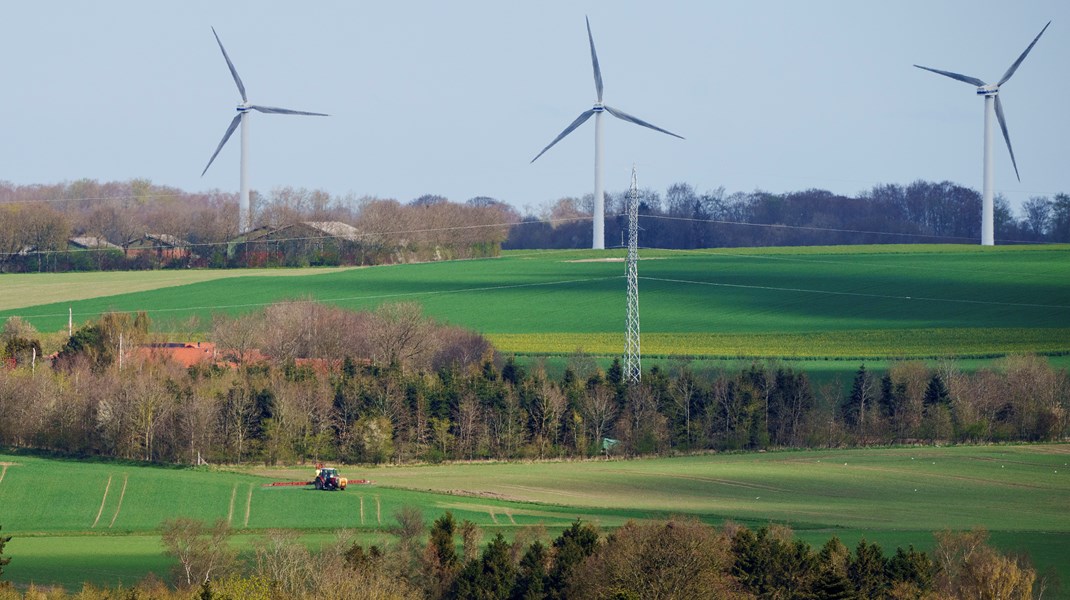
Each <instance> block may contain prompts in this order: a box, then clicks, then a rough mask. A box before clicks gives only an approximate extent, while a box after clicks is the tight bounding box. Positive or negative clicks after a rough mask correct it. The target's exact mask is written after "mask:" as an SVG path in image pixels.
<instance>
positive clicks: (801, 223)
mask: <svg viewBox="0 0 1070 600" xmlns="http://www.w3.org/2000/svg"><path fill="white" fill-rule="evenodd" d="M592 198H593V197H592V196H586V197H585V198H583V199H582V200H581V199H577V198H564V199H561V200H559V201H557V202H556V203H555V204H553V205H552V206H551V207H549V208H548V209H546V210H544V211H543V212H542V213H541V214H538V215H526V216H524V218H523V223H522V224H521V225H519V226H516V227H513V229H512V231H511V232H510V234H509V239H508V241H507V242H506V244H505V246H504V247H505V248H588V247H590V243H591V227H590V218H591V212H592V210H591V205H592ZM628 201H629V193H628V192H620V193H617V194H607V195H606V214H607V215H615V216H611V217H610V218H609V219H608V220H607V222H606V240H607V242H608V243H609V244H611V245H612V244H614V243H615V241H616V240H620V243H621V245H623V244H624V243H625V242H624V235H625V232H626V231H627V226H628V224H627V218H626V215H627V210H626V207H627V202H628ZM639 201H640V205H639V221H640V227H641V229H642V233H641V234H640V244H641V245H642V246H645V247H650V248H710V247H736V246H739V247H745V246H804V245H805V246H809V245H835V244H888V243H896V244H910V243H977V242H979V241H980V237H981V233H980V232H981V195H980V194H979V193H978V192H977V191H975V190H972V189H970V188H966V187H962V186H959V185H956V184H953V183H951V182H947V181H944V182H939V183H935V182H928V181H915V182H914V183H911V184H910V185H907V186H901V185H895V184H889V185H878V186H874V187H873V188H872V189H870V190H868V191H864V192H862V193H860V194H858V195H856V196H854V197H849V196H839V195H836V194H833V193H831V192H828V191H826V190H819V189H811V190H804V191H800V192H788V193H784V194H772V193H768V192H763V191H755V192H751V193H742V192H737V193H733V194H726V192H725V190H724V189H723V188H720V189H716V190H713V191H710V192H706V193H699V192H697V191H696V190H695V189H694V188H693V187H692V186H690V185H688V184H686V183H677V184H674V185H672V186H670V187H669V189H668V190H666V192H665V194H664V196H662V195H661V194H659V193H658V192H657V191H654V190H649V189H646V190H641V191H640V196H639ZM995 228H996V239H997V241H998V242H1001V243H1035V242H1062V243H1068V242H1070V195H1067V194H1057V195H1055V196H1054V197H1053V198H1049V197H1044V196H1038V197H1034V198H1031V199H1029V200H1027V201H1026V202H1025V203H1024V205H1023V206H1022V214H1021V215H1018V216H1015V215H1014V213H1013V212H1012V211H1011V209H1010V206H1009V204H1008V203H1007V201H1006V200H1005V199H1004V198H1002V197H997V198H996V206H995Z"/></svg>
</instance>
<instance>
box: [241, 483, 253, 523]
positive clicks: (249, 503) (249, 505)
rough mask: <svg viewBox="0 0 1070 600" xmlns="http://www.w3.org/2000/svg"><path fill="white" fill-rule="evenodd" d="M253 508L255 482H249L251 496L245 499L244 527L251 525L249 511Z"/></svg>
mask: <svg viewBox="0 0 1070 600" xmlns="http://www.w3.org/2000/svg"><path fill="white" fill-rule="evenodd" d="M252 510H253V484H251V483H250V484H249V496H248V497H247V498H246V499H245V523H244V524H243V525H242V527H248V526H249V513H251V512H252Z"/></svg>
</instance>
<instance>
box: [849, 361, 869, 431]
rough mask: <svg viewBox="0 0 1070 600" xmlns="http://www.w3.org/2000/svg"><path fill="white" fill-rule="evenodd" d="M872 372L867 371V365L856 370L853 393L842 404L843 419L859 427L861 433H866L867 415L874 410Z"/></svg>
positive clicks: (852, 386)
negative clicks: (871, 387)
mask: <svg viewBox="0 0 1070 600" xmlns="http://www.w3.org/2000/svg"><path fill="white" fill-rule="evenodd" d="M870 381H871V378H870V374H869V373H868V372H867V371H866V365H862V366H860V367H858V371H857V372H855V379H854V383H853V384H852V385H851V395H850V396H848V397H847V400H846V401H845V402H844V403H843V405H842V406H841V409H842V412H843V420H844V421H845V422H846V423H847V424H848V425H850V426H852V427H855V428H857V430H858V432H859V434H861V435H865V433H866V415H867V414H868V413H869V412H870V410H872V408H873V407H872V406H871V405H870V403H871V401H872V392H871V391H870Z"/></svg>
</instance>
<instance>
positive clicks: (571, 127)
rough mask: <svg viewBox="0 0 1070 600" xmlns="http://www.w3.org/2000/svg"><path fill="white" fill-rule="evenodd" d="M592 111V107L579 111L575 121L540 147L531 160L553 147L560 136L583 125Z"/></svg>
mask: <svg viewBox="0 0 1070 600" xmlns="http://www.w3.org/2000/svg"><path fill="white" fill-rule="evenodd" d="M594 112H595V111H594V109H593V108H592V109H590V110H585V111H583V112H582V113H580V116H578V117H576V120H575V121H573V122H572V123H571V124H570V125H569V126H568V127H566V128H565V130H564V131H562V132H561V133H560V134H559V135H558V136H557V137H555V138H554V141H552V142H550V145H549V146H546V147H545V148H543V149H542V152H540V153H538V154H536V155H535V158H533V159H531V162H535V161H537V160H539V157H540V156H542V155H543V154H546V151H547V150H549V149H550V148H553V146H554V144H556V143H557V142H560V141H561V139H562V138H564V137H565V136H566V135H568V134H570V133H572V130H574V129H576V128H577V127H579V126H580V125H583V123H584V121H586V120H587V119H590V118H591V115H593V114H594ZM528 164H531V163H528Z"/></svg>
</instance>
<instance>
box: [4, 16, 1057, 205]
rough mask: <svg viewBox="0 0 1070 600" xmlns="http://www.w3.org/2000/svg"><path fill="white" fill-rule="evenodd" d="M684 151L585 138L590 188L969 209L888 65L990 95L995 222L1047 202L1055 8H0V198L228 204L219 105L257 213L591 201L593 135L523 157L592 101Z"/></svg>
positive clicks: (934, 129)
mask: <svg viewBox="0 0 1070 600" xmlns="http://www.w3.org/2000/svg"><path fill="white" fill-rule="evenodd" d="M584 16H587V17H589V18H590V21H591V28H592V32H593V35H594V41H595V46H596V48H597V51H598V58H599V62H600V64H601V68H602V75H603V79H604V83H605V98H604V99H605V102H606V103H607V104H609V105H611V106H613V107H615V108H618V109H621V110H624V111H626V112H629V113H631V114H633V115H635V116H637V117H639V118H642V119H644V120H647V121H649V122H651V123H654V124H655V125H658V126H660V127H663V128H665V129H668V130H670V131H673V132H675V133H678V134H680V135H682V136H684V137H685V138H686V139H685V140H679V139H676V138H672V137H670V136H667V135H664V134H661V133H658V132H655V131H651V130H649V129H645V128H642V127H638V126H635V125H633V124H630V123H626V122H624V121H619V120H617V119H614V118H612V117H610V116H608V115H607V116H606V117H604V127H605V129H604V139H605V169H606V174H605V178H606V189H607V191H610V192H619V191H623V190H625V189H627V187H628V185H629V182H630V175H631V168H632V165H633V164H634V165H635V166H636V168H637V170H638V180H639V184H640V186H641V187H644V188H650V189H653V190H657V191H660V192H662V193H664V191H665V189H666V188H667V187H668V186H669V185H671V184H673V183H676V182H686V183H689V184H691V185H692V186H694V188H695V189H696V190H697V191H698V192H700V193H704V192H707V191H712V190H715V189H717V188H720V187H723V188H724V189H725V190H726V192H727V193H733V192H750V191H754V190H764V191H769V192H785V191H796V190H803V189H808V188H820V189H827V190H830V191H832V192H835V193H839V194H845V195H854V194H857V193H859V192H861V191H864V190H868V189H870V188H872V187H873V186H874V185H877V184H882V183H898V184H908V183H910V182H911V181H914V180H917V179H925V180H931V181H943V180H950V181H953V182H955V183H958V184H961V185H965V186H968V187H972V188H974V189H977V190H980V187H981V178H982V177H981V175H982V134H983V104H984V103H983V101H982V100H981V98H980V97H978V96H976V94H975V92H974V89H973V88H972V87H971V86H969V85H967V84H964V83H961V82H958V81H954V80H952V79H948V78H946V77H941V76H938V75H934V74H932V73H928V72H925V71H922V70H920V69H916V68H914V67H913V66H912V65H913V64H915V63H916V64H921V65H926V66H930V67H934V68H938V69H942V70H949V71H955V72H958V73H963V74H966V75H971V76H975V77H978V78H980V79H982V80H985V81H996V80H998V78H999V77H1000V76H1001V75H1002V74H1003V72H1004V71H1005V70H1006V69H1007V68H1008V67H1009V66H1010V64H1011V63H1012V62H1013V61H1014V60H1015V59H1016V58H1017V57H1018V55H1019V54H1020V53H1021V52H1022V51H1023V50H1024V49H1025V48H1026V46H1027V45H1028V44H1029V42H1030V41H1032V39H1033V38H1034V37H1035V36H1036V35H1037V33H1038V32H1039V31H1040V30H1041V28H1042V27H1043V26H1044V24H1045V23H1046V22H1048V21H1049V20H1052V21H1053V22H1052V25H1051V27H1050V28H1049V29H1048V31H1047V32H1046V33H1045V34H1044V36H1043V37H1042V38H1041V39H1040V41H1039V42H1038V43H1037V45H1036V47H1034V49H1033V51H1032V52H1031V54H1030V55H1029V57H1028V58H1027V59H1026V60H1025V62H1024V63H1023V64H1022V66H1021V67H1020V68H1019V69H1018V71H1017V73H1016V74H1015V75H1014V77H1013V79H1011V80H1010V81H1009V82H1008V83H1007V84H1005V85H1004V86H1003V88H1002V91H1001V94H1000V96H1001V98H1002V101H1003V105H1004V108H1005V112H1006V118H1007V124H1008V128H1009V131H1010V135H1011V141H1012V143H1013V144H1014V150H1015V155H1016V158H1017V161H1018V168H1019V171H1020V173H1021V178H1022V179H1021V182H1018V181H1017V180H1016V179H1015V175H1014V170H1013V168H1012V166H1011V161H1010V157H1009V155H1008V153H1007V149H1006V147H1005V146H1004V144H1003V141H1002V139H1001V138H1000V137H999V133H998V131H997V132H996V136H997V137H996V148H995V150H996V157H995V169H996V171H995V182H996V190H997V193H1000V194H1003V196H1004V197H1006V198H1007V199H1008V200H1009V201H1010V202H1011V205H1012V207H1015V208H1017V207H1018V206H1020V204H1021V202H1023V201H1024V200H1026V199H1028V198H1030V197H1032V196H1038V195H1047V196H1051V195H1054V194H1055V193H1059V192H1068V193H1070V168H1068V167H1070V164H1068V160H1067V158H1068V152H1067V140H1070V113H1068V111H1067V110H1066V104H1067V102H1066V98H1067V97H1068V96H1070V75H1068V73H1067V69H1066V66H1067V62H1068V61H1070V2H1066V0H1029V1H1028V2H1021V3H1012V2H1005V1H995V0H941V1H935V2H934V1H931V0H925V1H922V0H900V1H898V2H857V1H847V0H842V1H831V0H814V1H810V2H799V1H797V0H747V1H744V0H725V1H720V2H707V1H700V0H692V1H687V2H682V1H671V0H669V1H666V2H656V3H655V2H649V1H631V0H613V1H608V0H607V1H595V0H540V1H539V2H503V1H500V0H478V1H475V0H473V1H468V0H458V1H456V2H441V1H434V0H412V1H398V2H381V1H380V2H364V1H357V0H351V1H341V0H320V1H317V2H301V3H298V2H280V1H275V0H256V1H240V0H228V1H226V2H220V1H218V0H183V1H182V2H145V1H144V0H122V1H119V0H101V1H99V2H70V1H57V0H35V1H33V2H5V3H3V6H2V7H0V22H2V23H3V32H2V34H0V56H2V57H3V59H0V72H2V74H3V81H4V85H3V91H2V93H0V140H2V141H0V180H6V181H9V182H11V183H14V184H35V183H57V182H62V181H74V180H77V179H81V178H90V179H96V180H98V181H102V182H103V181H124V180H128V179H132V178H143V179H149V180H151V181H152V182H154V183H156V184H160V185H168V186H174V187H178V188H181V189H183V190H186V191H189V192H198V191H207V190H216V189H218V190H222V191H227V192H237V190H238V183H239V178H238V167H239V143H238V142H239V139H238V136H237V135H235V136H234V137H233V138H232V139H231V140H230V142H229V143H228V145H227V147H225V148H224V149H223V151H222V152H221V153H220V154H219V156H218V157H217V158H216V159H215V162H214V163H213V164H212V166H211V168H210V169H209V170H208V172H207V173H206V174H205V175H204V176H203V177H202V176H201V171H202V170H203V169H204V167H205V165H206V164H207V162H208V158H209V157H210V156H211V154H212V152H213V151H214V149H215V147H216V145H217V144H218V143H219V140H220V139H221V138H222V136H223V133H224V131H225V130H226V127H227V125H228V123H229V122H230V120H231V119H232V118H233V115H234V114H235V113H234V109H235V106H236V105H237V103H238V102H239V101H240V97H239V95H238V91H237V89H236V86H235V85H234V82H233V81H232V79H231V76H230V73H229V72H228V70H227V67H226V63H225V62H224V60H223V57H222V55H221V53H220V52H219V48H218V46H217V45H216V42H215V39H214V38H213V37H212V30H211V27H213V26H214V27H215V29H216V31H217V32H218V33H219V36H220V38H221V39H222V41H223V44H224V45H225V47H226V49H227V52H228V53H229V55H230V57H231V59H232V60H233V62H234V64H235V67H236V68H237V70H238V73H239V74H240V75H241V78H242V80H243V81H244V83H245V87H246V89H247V91H248V95H249V100H250V102H252V103H254V104H264V105H270V106H281V107H285V108H291V109H297V110H305V111H314V112H325V113H329V114H330V115H331V116H330V117H328V118H322V117H301V116H284V115H267V114H260V113H255V114H252V115H251V122H250V126H251V127H250V157H249V175H250V179H251V187H252V188H253V189H254V190H258V191H260V192H261V193H266V192H269V191H270V190H271V189H273V188H277V187H282V186H292V187H296V188H308V189H322V190H326V191H328V192H330V193H331V194H334V195H347V194H351V195H353V196H354V197H362V196H376V197H380V198H396V199H398V200H400V201H402V202H407V201H409V200H412V199H414V198H417V197H419V196H421V195H424V194H438V195H442V196H445V197H447V198H449V199H450V200H453V201H457V202H463V201H465V200H467V199H469V198H472V197H476V196H490V197H493V198H496V199H499V200H502V201H505V202H508V203H509V204H512V205H514V206H516V207H517V208H518V209H521V210H537V209H538V207H541V206H546V205H548V204H550V203H552V202H553V201H555V200H557V199H559V198H562V197H567V196H575V197H579V196H582V195H583V194H589V193H591V192H592V190H593V165H594V157H593V154H594V148H593V146H594V127H593V125H594V123H593V120H592V121H588V122H587V123H586V124H585V125H584V126H582V127H581V128H579V129H578V130H576V131H574V132H573V133H572V134H571V135H570V136H569V137H567V138H566V139H564V140H562V141H561V142H559V143H558V144H557V146H555V147H554V148H552V149H551V150H550V151H549V152H547V153H546V154H545V155H543V156H542V157H541V158H540V159H539V160H538V161H536V162H535V163H534V164H531V163H530V161H531V159H532V158H533V157H534V156H535V155H536V154H537V153H538V152H539V151H540V150H541V149H542V148H543V147H544V146H546V145H547V144H548V143H549V142H550V141H551V140H552V139H553V138H554V137H555V136H556V135H557V134H558V133H559V132H560V131H561V130H563V129H564V128H565V127H566V126H567V125H568V124H569V123H571V122H572V120H573V119H574V118H576V116H578V115H579V114H580V113H581V112H583V111H584V110H587V109H589V108H591V106H592V104H593V102H594V100H595V91H594V83H593V76H592V69H591V61H590V53H589V49H588V42H587V32H586V29H585V25H584Z"/></svg>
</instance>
